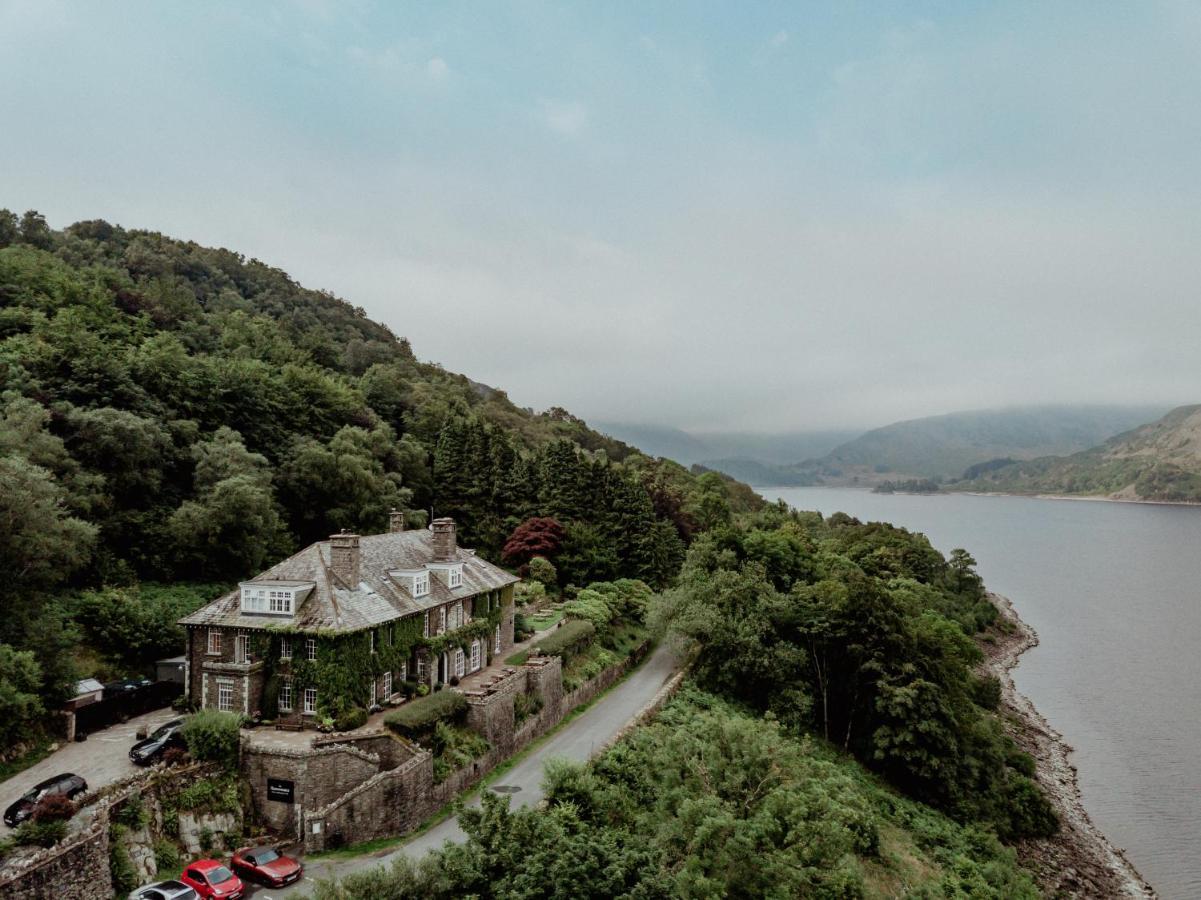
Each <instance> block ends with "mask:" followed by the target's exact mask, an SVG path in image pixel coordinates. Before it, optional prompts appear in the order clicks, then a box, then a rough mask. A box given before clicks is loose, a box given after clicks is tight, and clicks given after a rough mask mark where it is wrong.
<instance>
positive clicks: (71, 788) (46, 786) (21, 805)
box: [4, 772, 88, 828]
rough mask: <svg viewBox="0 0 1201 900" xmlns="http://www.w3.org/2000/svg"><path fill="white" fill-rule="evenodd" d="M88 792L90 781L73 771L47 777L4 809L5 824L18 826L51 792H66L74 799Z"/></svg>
mask: <svg viewBox="0 0 1201 900" xmlns="http://www.w3.org/2000/svg"><path fill="white" fill-rule="evenodd" d="M87 792H88V783H87V782H86V781H84V780H83V779H82V778H80V777H79V776H78V775H74V774H72V773H71V772H65V773H63V774H62V775H55V776H54V777H53V778H47V779H46V780H45V781H43V782H42V783H41V784H38V785H35V786H34V787H32V788H30V789H29V791H28V792H26V793H25V794H23V795H22V796H21V798H20V799H19V800H17V802H16V803H14V804H13V805H12V806H10V807H9V808H8V809H6V810H5V811H4V824H5V825H7V826H8V827H9V828H16V827H17V826H18V825H20V824H21V823H22V822H24V821H25V820H26V819H28V818H29V817H30V816H32V815H33V808H34V807H35V806H37V803H38V801H39V800H41V799H42V798H43V797H46V796H49V795H50V794H65V795H66V796H67V798H68V799H70V800H74V799H75V798H76V797H78V796H79V795H80V794H86V793H87Z"/></svg>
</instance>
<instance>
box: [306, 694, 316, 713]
mask: <svg viewBox="0 0 1201 900" xmlns="http://www.w3.org/2000/svg"><path fill="white" fill-rule="evenodd" d="M304 712H305V715H309V716H311V715H313V713H315V712H317V689H316V688H305V689H304Z"/></svg>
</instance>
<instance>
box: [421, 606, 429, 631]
mask: <svg viewBox="0 0 1201 900" xmlns="http://www.w3.org/2000/svg"><path fill="white" fill-rule="evenodd" d="M421 636H422V637H429V636H430V614H429V610H426V613H425V616H424V617H423V618H422V620H421Z"/></svg>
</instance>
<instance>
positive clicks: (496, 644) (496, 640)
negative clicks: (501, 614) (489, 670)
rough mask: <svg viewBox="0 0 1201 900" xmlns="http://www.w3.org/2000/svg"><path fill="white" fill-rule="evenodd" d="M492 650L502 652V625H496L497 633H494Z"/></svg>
mask: <svg viewBox="0 0 1201 900" xmlns="http://www.w3.org/2000/svg"><path fill="white" fill-rule="evenodd" d="M492 652H493V653H500V626H499V625H497V626H496V633H495V634H494V635H492Z"/></svg>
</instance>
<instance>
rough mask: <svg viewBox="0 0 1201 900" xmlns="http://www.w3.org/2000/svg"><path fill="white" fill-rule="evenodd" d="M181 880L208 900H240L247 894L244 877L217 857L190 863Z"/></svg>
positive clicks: (180, 877)
mask: <svg viewBox="0 0 1201 900" xmlns="http://www.w3.org/2000/svg"><path fill="white" fill-rule="evenodd" d="M179 880H180V881H182V882H183V883H184V884H186V885H187V886H188V887H190V888H192V889H193V890H195V891H196V893H197V894H199V895H200V896H201V897H204V898H206V900H209V898H211V900H240V898H241V897H243V896H245V889H244V888H243V887H242V879H240V878H239V877H238V876H237V875H235V874H234V873H233V872H231V871H229V869H227V868H226V867H225V864H224V863H222V862H218V861H217V860H215V859H201V860H197V861H196V862H194V863H192V864H191V865H189V866H188V867H187V868H186V869H184V870H183V874H182V875H180V876H179Z"/></svg>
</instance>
